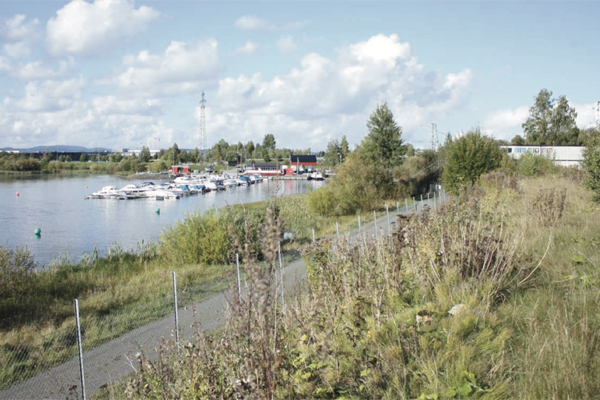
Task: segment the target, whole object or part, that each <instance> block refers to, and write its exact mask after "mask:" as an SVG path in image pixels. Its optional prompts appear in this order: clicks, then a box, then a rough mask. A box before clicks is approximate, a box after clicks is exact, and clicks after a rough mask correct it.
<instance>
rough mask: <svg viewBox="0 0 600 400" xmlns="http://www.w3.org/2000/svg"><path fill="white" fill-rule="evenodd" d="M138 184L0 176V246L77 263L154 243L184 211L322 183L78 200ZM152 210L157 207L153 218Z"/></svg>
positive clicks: (44, 261)
mask: <svg viewBox="0 0 600 400" xmlns="http://www.w3.org/2000/svg"><path fill="white" fill-rule="evenodd" d="M139 182H141V181H136V180H128V179H123V178H119V177H115V176H106V175H103V176H85V177H35V178H31V177H28V178H2V180H0V224H1V225H0V226H1V228H0V244H1V245H2V246H3V247H4V248H9V249H15V248H16V247H17V246H20V245H26V246H27V247H28V248H29V250H30V251H31V252H32V253H33V255H34V256H35V259H36V261H37V262H38V263H40V264H49V263H50V262H52V261H53V260H55V259H56V258H57V257H59V256H64V255H65V254H67V255H68V256H71V257H73V258H74V259H76V260H78V259H79V258H80V257H81V256H82V255H83V254H84V253H89V252H91V251H92V250H93V249H94V247H98V249H99V250H100V251H101V253H102V254H104V253H105V252H106V250H107V249H108V247H110V246H111V245H113V244H114V243H119V244H120V245H121V246H122V247H123V248H125V249H135V248H136V247H137V244H138V243H141V242H142V241H144V242H146V243H147V242H150V241H156V240H158V238H159V237H160V232H161V229H163V228H164V227H165V226H169V225H172V224H173V223H174V222H175V221H176V220H181V219H183V218H184V217H185V215H186V214H188V213H193V212H196V211H201V212H202V211H204V210H207V209H210V208H220V207H223V206H226V205H228V204H235V203H250V202H255V201H261V200H266V199H269V198H270V197H273V196H281V195H289V194H296V193H303V192H306V191H307V190H308V189H309V188H316V187H318V186H320V185H322V184H323V182H310V181H264V182H262V183H258V184H255V185H251V186H249V187H242V186H240V187H235V188H233V189H231V190H226V191H222V192H219V193H215V192H211V193H207V194H204V195H197V196H189V197H184V198H181V199H179V200H175V201H156V200H147V199H139V200H127V201H123V200H85V199H84V197H85V196H86V195H88V194H91V193H92V192H95V191H97V190H100V188H102V187H103V186H109V185H112V186H116V187H123V186H125V185H127V184H129V183H139ZM17 192H19V194H20V196H19V197H17V196H16V193H17ZM156 208H160V214H158V215H157V214H156V213H155V210H156ZM36 227H39V228H40V229H41V230H42V234H41V237H39V238H37V237H36V236H35V235H34V231H35V228H36Z"/></svg>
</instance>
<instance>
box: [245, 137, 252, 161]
mask: <svg viewBox="0 0 600 400" xmlns="http://www.w3.org/2000/svg"><path fill="white" fill-rule="evenodd" d="M244 148H245V149H246V152H247V153H248V156H249V157H252V153H253V152H254V142H253V141H252V140H250V141H248V143H246V145H245V146H244Z"/></svg>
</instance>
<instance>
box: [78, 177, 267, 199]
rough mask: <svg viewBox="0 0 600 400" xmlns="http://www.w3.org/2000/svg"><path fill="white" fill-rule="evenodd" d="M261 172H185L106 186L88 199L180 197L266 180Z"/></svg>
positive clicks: (87, 197)
mask: <svg viewBox="0 0 600 400" xmlns="http://www.w3.org/2000/svg"><path fill="white" fill-rule="evenodd" d="M263 179H264V178H263V177H262V176H261V175H258V174H249V175H248V174H247V175H243V176H231V175H228V174H224V175H185V176H179V177H176V178H175V179H174V180H172V181H170V182H165V183H159V184H155V183H154V182H142V183H141V184H139V185H133V184H129V185H126V186H124V187H122V188H120V189H117V188H116V187H114V186H105V187H103V188H102V189H100V190H98V191H97V192H94V193H92V194H90V195H88V196H86V197H85V198H86V199H116V200H133V199H154V200H177V199H180V198H181V197H184V196H190V195H196V194H204V193H207V192H211V191H215V192H218V191H221V190H226V189H231V188H233V187H237V186H249V185H253V184H255V183H258V182H262V181H263Z"/></svg>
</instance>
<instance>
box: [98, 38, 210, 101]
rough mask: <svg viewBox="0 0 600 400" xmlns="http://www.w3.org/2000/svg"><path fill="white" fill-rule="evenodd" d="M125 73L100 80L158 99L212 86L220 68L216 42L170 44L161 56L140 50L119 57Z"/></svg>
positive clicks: (130, 91) (122, 89)
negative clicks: (136, 52)
mask: <svg viewBox="0 0 600 400" xmlns="http://www.w3.org/2000/svg"><path fill="white" fill-rule="evenodd" d="M123 64H124V65H125V66H127V70H126V71H124V72H122V73H120V74H118V76H116V77H113V78H112V79H108V80H105V81H103V82H102V83H105V84H116V85H117V87H118V88H119V89H120V90H121V92H122V93H126V94H128V95H132V96H147V97H160V96H172V95H181V94H185V93H193V92H198V91H200V90H202V89H204V88H208V87H214V86H215V85H216V83H217V79H218V76H219V73H220V71H221V69H222V67H221V64H220V62H219V56H218V52H217V41H216V40H214V39H209V40H206V41H198V42H195V43H185V42H171V43H170V44H169V45H168V46H167V48H166V49H165V51H164V53H163V54H158V55H154V54H150V53H149V52H148V51H145V50H144V51H141V52H139V53H138V55H137V56H135V55H128V56H126V57H124V58H123Z"/></svg>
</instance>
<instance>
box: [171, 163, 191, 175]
mask: <svg viewBox="0 0 600 400" xmlns="http://www.w3.org/2000/svg"><path fill="white" fill-rule="evenodd" d="M171 172H172V173H173V175H177V176H179V175H183V174H191V173H192V169H191V168H190V166H189V165H171Z"/></svg>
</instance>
